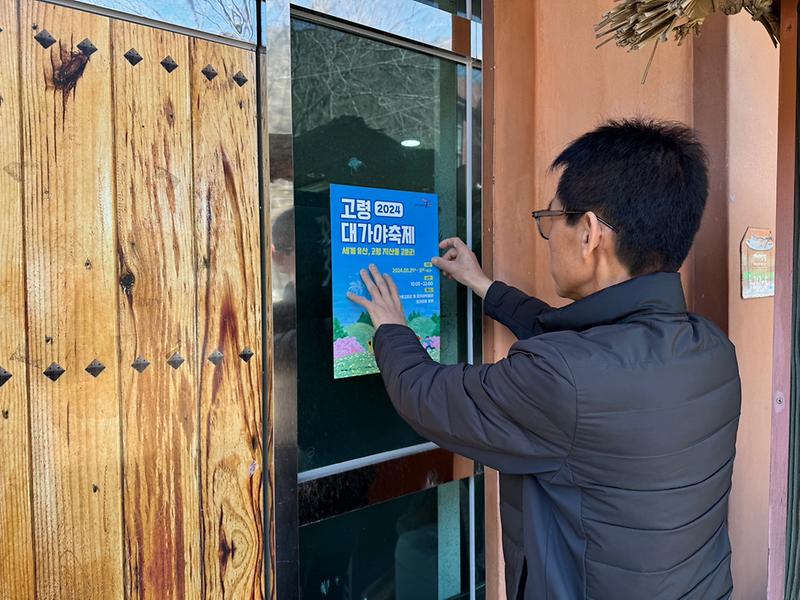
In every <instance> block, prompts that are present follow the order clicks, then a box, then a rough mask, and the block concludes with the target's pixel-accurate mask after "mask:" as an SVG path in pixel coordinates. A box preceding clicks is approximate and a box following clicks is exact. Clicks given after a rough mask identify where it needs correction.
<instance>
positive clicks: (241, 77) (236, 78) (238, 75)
mask: <svg viewBox="0 0 800 600" xmlns="http://www.w3.org/2000/svg"><path fill="white" fill-rule="evenodd" d="M233 80H234V81H235V82H236V83H238V84H239V87H242V86H243V85H244V84H245V83H247V77H245V76H244V73H242V72H241V71H239V72H238V73H236V75H234V76H233Z"/></svg>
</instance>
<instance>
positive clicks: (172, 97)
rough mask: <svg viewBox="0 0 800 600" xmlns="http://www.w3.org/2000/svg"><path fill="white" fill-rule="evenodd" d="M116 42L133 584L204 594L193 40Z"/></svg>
mask: <svg viewBox="0 0 800 600" xmlns="http://www.w3.org/2000/svg"><path fill="white" fill-rule="evenodd" d="M111 40H112V59H111V60H112V64H113V82H114V123H115V131H116V143H115V152H116V160H115V163H116V189H117V223H118V243H117V258H118V261H119V274H120V293H119V294H118V296H117V301H118V304H119V319H120V320H119V329H120V337H119V342H120V366H119V368H120V373H121V377H122V394H121V397H122V439H123V440H124V444H123V464H124V465H125V471H124V473H125V475H124V506H125V558H126V560H125V573H126V582H127V587H128V589H129V591H130V597H132V598H187V599H190V598H199V597H200V576H201V568H200V551H199V548H200V535H199V519H200V517H199V512H198V507H199V506H200V504H199V490H198V462H197V448H198V442H199V429H198V402H197V370H198V362H199V360H198V355H197V345H196V328H197V311H196V290H195V268H196V259H195V243H194V233H193V229H194V224H193V220H194V210H193V205H192V189H193V181H192V177H193V174H192V123H191V101H190V100H191V90H190V73H191V65H190V63H189V40H188V38H187V37H186V36H181V35H178V34H175V33H170V32H167V31H161V30H156V29H152V28H149V27H143V26H140V25H135V24H132V23H126V22H123V21H113V22H112V23H111ZM134 52H135V53H136V55H134V54H133V53H134ZM126 55H127V57H126ZM134 56H138V57H141V59H140V60H139V59H135V58H134V59H133V60H131V58H132V57H134ZM162 63H163V64H162ZM137 361H139V362H138V363H137ZM134 365H141V366H134Z"/></svg>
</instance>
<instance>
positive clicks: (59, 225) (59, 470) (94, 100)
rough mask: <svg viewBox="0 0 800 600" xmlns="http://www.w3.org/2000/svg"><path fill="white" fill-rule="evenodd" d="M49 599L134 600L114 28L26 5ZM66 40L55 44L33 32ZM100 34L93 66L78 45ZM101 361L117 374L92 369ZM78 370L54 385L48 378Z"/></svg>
mask: <svg viewBox="0 0 800 600" xmlns="http://www.w3.org/2000/svg"><path fill="white" fill-rule="evenodd" d="M21 7H22V11H21V21H20V31H21V57H22V69H21V74H22V76H21V83H22V117H23V118H22V140H23V144H22V152H23V161H24V164H25V165H26V169H25V173H24V181H25V185H24V207H25V227H26V240H25V253H26V270H27V303H28V332H29V343H28V346H29V354H28V364H29V385H30V406H31V443H32V464H33V503H34V505H33V507H34V524H35V527H34V536H35V557H36V562H35V567H36V593H37V597H38V598H42V599H44V598H59V599H70V598H76V599H80V600H85V599H87V598H88V599H93V598H98V599H99V598H104V599H105V598H117V597H120V596H121V594H122V563H121V556H122V509H121V502H120V500H121V490H120V448H119V435H120V415H119V398H118V370H117V342H116V333H117V304H116V289H115V288H116V285H117V284H116V265H115V260H114V258H115V252H114V251H115V243H114V238H115V232H114V197H113V185H112V184H113V169H112V155H113V136H112V121H111V115H112V112H113V111H112V103H111V69H110V63H109V59H110V43H109V21H108V19H106V18H103V17H98V16H94V15H90V14H88V13H83V12H78V11H73V10H68V9H64V8H60V7H56V6H53V5H50V4H46V3H43V2H35V1H33V0H22V4H21ZM43 29H46V30H48V31H49V32H50V33H51V34H52V35H53V36H54V37H55V38H56V40H58V41H57V42H56V43H55V44H53V45H52V46H50V47H49V48H47V49H45V48H43V47H42V46H41V45H40V44H39V43H37V42H36V41H35V40H34V35H35V34H36V33H37V32H38V31H41V30H43ZM84 38H89V39H90V40H91V42H92V43H93V44H94V45H95V46H96V48H97V51H96V52H95V53H94V54H92V55H91V57H90V58H88V59H87V58H86V57H85V56H84V55H83V54H82V53H81V52H80V51H79V50H77V48H76V46H77V44H78V43H80V42H81V40H83V39H84ZM94 359H98V360H99V361H101V362H102V363H103V364H104V365H105V367H106V368H105V370H104V371H103V372H102V373H101V374H100V375H99V376H98V377H96V378H95V377H92V376H91V375H90V374H89V373H87V372H86V371H85V370H84V369H85V367H86V366H87V365H89V363H91V362H92V360H94ZM53 362H56V363H58V364H59V365H61V366H62V367H64V368H65V369H66V372H65V373H64V374H63V375H62V376H61V377H60V378H59V379H58V380H57V381H51V380H50V379H48V378H47V377H45V376H44V375H43V374H42V372H43V371H44V370H45V369H46V368H47V367H48V365H50V364H51V363H53Z"/></svg>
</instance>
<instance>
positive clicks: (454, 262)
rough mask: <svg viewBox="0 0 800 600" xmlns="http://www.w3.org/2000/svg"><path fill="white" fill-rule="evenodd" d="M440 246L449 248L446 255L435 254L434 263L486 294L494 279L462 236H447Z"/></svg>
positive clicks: (470, 286) (448, 275) (458, 279)
mask: <svg viewBox="0 0 800 600" xmlns="http://www.w3.org/2000/svg"><path fill="white" fill-rule="evenodd" d="M439 248H441V249H442V250H447V252H445V253H444V256H442V257H441V258H439V257H438V256H435V257H434V258H433V259H432V262H433V264H434V265H435V266H436V267H438V268H439V270H440V271H441V272H442V273H444V274H445V276H446V277H450V278H452V279H455V280H456V281H458V282H459V283H461V284H464V285H465V286H467V287H468V288H470V289H471V290H472V291H473V292H475V293H476V294H478V296H480V297H481V298H484V297H485V296H486V292H487V291H488V290H489V286H491V285H492V280H491V279H489V278H488V277H487V276H486V274H485V273H484V272H483V270H482V269H481V266H480V264H478V258H477V257H476V256H475V253H474V252H473V251H472V250H470V249H469V248H468V247H467V245H466V244H465V243H464V242H462V241H461V239H460V238H457V237H454V238H447V239H446V240H443V241H442V242H441V243H440V244H439Z"/></svg>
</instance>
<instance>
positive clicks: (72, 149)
mask: <svg viewBox="0 0 800 600" xmlns="http://www.w3.org/2000/svg"><path fill="white" fill-rule="evenodd" d="M0 28H2V31H0V154H1V155H2V156H3V159H4V163H3V164H1V165H0V209H2V210H3V218H2V219H0V253H1V255H0V283H2V287H0V310H2V316H3V319H4V320H5V321H4V323H3V326H2V327H0V368H1V369H2V370H0V409H1V410H2V417H0V452H2V453H3V456H4V459H6V458H7V460H4V461H3V462H2V466H1V467H0V475H2V481H0V522H2V525H1V526H0V527H2V529H0V598H1V599H3V600H5V598H14V599H16V598H47V599H50V598H59V599H61V598H76V599H80V600H94V599H97V600H107V599H113V598H157V599H159V600H161V599H165V598H175V599H184V598H215V599H216V598H236V599H238V598H248V599H249V598H262V597H264V596H265V594H266V592H265V589H264V583H263V582H264V572H263V571H264V545H263V529H264V526H263V516H262V512H263V502H262V488H263V477H264V472H263V471H264V468H263V464H262V463H263V462H264V459H263V448H262V397H261V395H262V376H263V373H262V357H261V349H262V339H261V338H262V334H261V328H262V321H261V305H262V281H261V264H262V260H261V239H260V235H261V233H260V211H259V197H258V189H259V186H258V176H259V174H258V164H259V161H258V149H257V123H256V88H255V79H256V76H255V75H256V74H255V54H254V52H252V51H249V50H245V49H237V48H232V47H228V46H225V45H221V44H216V43H211V42H205V41H199V40H194V39H192V38H189V37H187V36H183V35H179V34H175V33H171V32H167V31H164V30H160V29H155V28H149V27H144V26H140V25H135V24H132V23H128V22H122V21H118V20H113V19H109V18H106V17H102V16H98V15H94V14H90V13H88V12H82V11H78V10H73V9H67V8H64V7H59V6H54V5H52V4H48V3H44V2H38V1H36V0H14V1H13V2H12V1H10V0H2V2H0Z"/></svg>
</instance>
